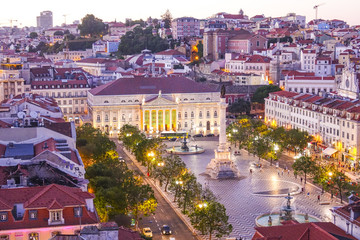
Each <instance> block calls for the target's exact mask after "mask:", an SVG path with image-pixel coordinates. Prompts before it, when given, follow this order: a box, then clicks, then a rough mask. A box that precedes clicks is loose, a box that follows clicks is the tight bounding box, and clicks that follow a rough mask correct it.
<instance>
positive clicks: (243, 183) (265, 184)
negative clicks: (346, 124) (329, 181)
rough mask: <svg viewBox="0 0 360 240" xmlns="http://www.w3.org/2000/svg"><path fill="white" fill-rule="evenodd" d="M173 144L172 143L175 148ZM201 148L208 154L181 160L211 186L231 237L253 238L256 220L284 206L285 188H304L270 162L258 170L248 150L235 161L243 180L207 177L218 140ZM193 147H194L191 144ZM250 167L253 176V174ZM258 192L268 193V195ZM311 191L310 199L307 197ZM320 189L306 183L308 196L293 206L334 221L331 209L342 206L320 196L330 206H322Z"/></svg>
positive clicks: (297, 197)
mask: <svg viewBox="0 0 360 240" xmlns="http://www.w3.org/2000/svg"><path fill="white" fill-rule="evenodd" d="M172 144H173V143H169V146H172ZM196 144H198V146H201V147H204V148H205V150H206V151H205V153H203V154H198V155H183V156H182V159H183V160H184V162H185V163H186V165H187V167H188V168H190V169H191V171H193V172H194V173H195V174H196V175H197V177H198V181H199V182H200V183H201V184H202V185H203V186H208V187H209V188H210V189H211V190H212V191H213V192H214V193H215V195H216V196H218V198H219V200H220V202H221V203H222V204H224V205H225V207H226V209H227V213H228V214H229V221H230V223H231V224H232V225H233V232H232V234H231V235H230V236H232V237H238V238H239V237H243V239H251V237H252V235H253V234H254V232H255V230H254V227H255V218H256V217H257V216H259V215H261V214H265V213H269V212H276V211H278V210H279V209H280V206H281V205H282V204H284V202H285V199H284V196H277V195H273V194H275V193H279V194H280V195H282V193H284V189H286V188H290V189H291V191H296V190H297V189H301V187H302V183H301V182H300V178H299V177H298V178H297V179H295V178H294V175H293V172H292V171H290V172H289V173H288V172H287V171H286V170H285V171H282V169H277V168H276V167H275V166H270V165H269V163H267V162H265V161H261V163H262V165H263V168H262V170H260V169H258V168H256V167H255V163H258V162H259V160H258V158H257V157H253V156H249V155H248V154H247V152H246V151H243V150H242V151H241V156H236V157H235V156H233V157H234V158H235V159H236V162H237V165H238V168H239V170H240V173H241V176H242V177H241V178H240V180H212V179H209V178H208V177H207V176H206V175H204V172H205V168H206V166H207V164H208V163H209V162H210V160H211V158H213V157H214V149H215V148H216V147H217V142H215V141H211V142H209V141H206V142H205V141H197V142H196ZM190 145H191V144H190ZM250 168H252V169H253V173H252V174H250ZM258 192H268V193H269V194H265V193H261V194H255V193H258ZM308 192H309V196H308V195H307V194H306V193H308ZM320 193H321V190H320V189H319V188H317V187H315V186H313V185H311V184H306V186H305V193H300V194H296V195H294V200H293V204H292V205H293V206H295V208H296V209H297V211H298V212H301V213H308V214H310V215H313V216H315V217H317V218H319V219H321V220H323V221H331V212H330V210H329V209H330V208H332V207H333V206H339V205H340V203H339V202H335V200H334V201H332V202H331V201H330V195H329V194H324V195H322V196H321V202H323V201H328V202H330V204H329V205H320V204H319V202H318V201H317V196H318V195H319V194H320Z"/></svg>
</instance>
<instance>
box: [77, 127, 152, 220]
mask: <svg viewBox="0 0 360 240" xmlns="http://www.w3.org/2000/svg"><path fill="white" fill-rule="evenodd" d="M76 133H77V141H76V143H77V147H78V150H79V153H80V155H81V157H82V159H83V161H84V165H85V167H86V179H88V180H89V187H90V191H91V192H94V193H95V199H94V204H95V207H96V209H97V212H98V214H99V217H100V219H101V221H108V220H109V219H115V218H119V216H120V218H122V219H126V220H127V221H125V222H124V223H122V224H125V225H129V224H130V221H129V220H130V219H128V218H127V217H125V216H127V215H132V216H133V217H134V219H135V224H136V225H137V223H138V220H139V218H140V217H141V216H143V215H144V216H148V215H149V214H151V213H154V212H155V210H156V207H157V201H156V199H155V197H154V192H153V190H152V188H151V187H150V186H149V185H148V184H144V181H143V179H142V178H141V177H140V176H137V175H135V174H134V172H133V171H130V170H129V169H128V168H127V166H126V164H124V163H121V162H119V156H118V154H117V152H116V151H115V149H116V145H115V143H114V142H113V141H111V140H110V139H109V138H108V136H107V135H105V134H103V133H101V131H100V130H98V129H95V128H93V127H92V126H90V125H87V124H84V125H82V126H81V127H78V128H77V130H76Z"/></svg>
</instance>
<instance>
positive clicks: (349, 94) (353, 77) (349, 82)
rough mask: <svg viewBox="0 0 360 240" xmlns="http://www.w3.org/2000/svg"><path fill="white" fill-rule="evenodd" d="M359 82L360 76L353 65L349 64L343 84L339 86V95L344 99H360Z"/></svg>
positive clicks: (343, 77)
mask: <svg viewBox="0 0 360 240" xmlns="http://www.w3.org/2000/svg"><path fill="white" fill-rule="evenodd" d="M359 80H360V74H359V73H357V72H356V71H355V67H354V65H353V64H352V63H348V64H347V66H346V67H345V68H344V70H343V73H342V76H341V82H340V83H339V85H338V90H337V92H338V94H339V95H340V96H342V97H346V98H351V99H358V98H359V92H360V91H359Z"/></svg>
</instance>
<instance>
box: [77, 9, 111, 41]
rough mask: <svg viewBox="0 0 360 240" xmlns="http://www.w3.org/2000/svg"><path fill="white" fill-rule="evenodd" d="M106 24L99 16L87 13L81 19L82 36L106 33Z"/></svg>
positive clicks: (96, 35)
mask: <svg viewBox="0 0 360 240" xmlns="http://www.w3.org/2000/svg"><path fill="white" fill-rule="evenodd" d="M106 28H107V27H106V25H105V23H103V21H102V20H101V19H99V18H96V17H95V16H94V15H93V14H87V15H86V16H85V17H84V18H83V19H81V24H79V25H78V29H79V30H80V34H81V35H82V36H86V35H90V36H91V37H99V36H101V35H104V34H105V33H106V30H107V29H106Z"/></svg>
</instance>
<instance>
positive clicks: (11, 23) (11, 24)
mask: <svg viewBox="0 0 360 240" xmlns="http://www.w3.org/2000/svg"><path fill="white" fill-rule="evenodd" d="M17 21H18V20H15V19H9V22H10V27H11V28H12V27H13V22H17Z"/></svg>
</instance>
